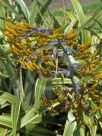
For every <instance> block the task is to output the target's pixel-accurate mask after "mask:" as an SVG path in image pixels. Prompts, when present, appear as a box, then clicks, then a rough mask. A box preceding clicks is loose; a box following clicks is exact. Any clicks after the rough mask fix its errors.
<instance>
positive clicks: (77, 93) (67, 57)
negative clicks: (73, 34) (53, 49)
mask: <svg viewBox="0 0 102 136" xmlns="http://www.w3.org/2000/svg"><path fill="white" fill-rule="evenodd" d="M58 45H59V46H60V47H61V48H62V50H63V51H64V53H65V57H66V60H67V61H68V64H69V68H70V69H69V71H70V79H71V81H72V86H73V91H74V92H75V94H76V95H77V96H78V97H80V94H79V92H78V89H77V87H76V83H75V81H74V71H73V65H72V63H71V60H70V58H69V55H68V53H67V51H66V50H65V48H64V47H63V45H62V43H61V41H60V40H58Z"/></svg>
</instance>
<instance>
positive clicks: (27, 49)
mask: <svg viewBox="0 0 102 136" xmlns="http://www.w3.org/2000/svg"><path fill="white" fill-rule="evenodd" d="M5 24H6V30H5V31H4V32H3V33H4V34H5V36H6V37H7V42H8V43H9V44H10V48H11V51H12V53H13V54H14V55H16V56H17V57H18V58H19V62H20V64H21V66H22V67H23V68H24V69H29V70H33V71H34V70H35V71H40V72H41V74H42V75H45V76H49V75H50V74H51V69H53V68H55V59H54V58H53V57H52V50H53V47H54V44H52V43H53V41H57V40H61V41H62V42H63V43H64V44H66V45H74V44H76V43H75V42H73V41H76V37H77V34H76V32H74V31H72V32H71V33H70V34H68V35H64V34H63V33H61V32H60V29H52V30H51V29H50V30H49V29H48V28H45V29H43V28H36V27H34V26H32V25H30V24H28V23H21V22H15V23H13V22H12V21H10V20H9V19H6V21H5Z"/></svg>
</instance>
